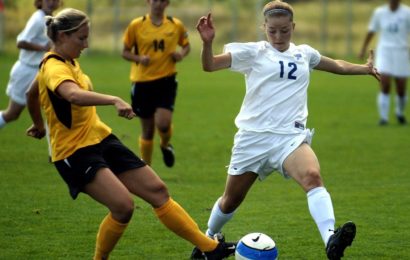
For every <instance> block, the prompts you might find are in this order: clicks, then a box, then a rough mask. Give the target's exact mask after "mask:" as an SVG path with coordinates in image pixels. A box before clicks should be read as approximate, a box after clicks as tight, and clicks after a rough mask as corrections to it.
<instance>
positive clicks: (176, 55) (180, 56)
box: [172, 43, 191, 62]
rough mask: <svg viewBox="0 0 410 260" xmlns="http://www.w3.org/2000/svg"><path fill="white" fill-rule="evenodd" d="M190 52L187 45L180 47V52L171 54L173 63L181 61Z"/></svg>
mask: <svg viewBox="0 0 410 260" xmlns="http://www.w3.org/2000/svg"><path fill="white" fill-rule="evenodd" d="M190 51H191V46H190V45H189V43H188V44H186V45H185V46H182V47H181V50H180V51H176V52H173V53H172V59H173V60H174V61H175V62H178V61H181V60H182V59H183V58H185V57H186V56H187V55H188V54H189V52H190Z"/></svg>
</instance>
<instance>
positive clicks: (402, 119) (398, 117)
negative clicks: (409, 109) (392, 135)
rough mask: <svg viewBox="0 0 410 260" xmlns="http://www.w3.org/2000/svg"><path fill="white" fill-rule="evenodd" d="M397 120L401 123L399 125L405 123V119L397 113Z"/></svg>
mask: <svg viewBox="0 0 410 260" xmlns="http://www.w3.org/2000/svg"><path fill="white" fill-rule="evenodd" d="M397 121H399V124H401V125H405V124H407V120H406V118H405V117H404V116H403V115H401V116H399V115H397Z"/></svg>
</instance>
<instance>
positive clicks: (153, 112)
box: [122, 0, 190, 167]
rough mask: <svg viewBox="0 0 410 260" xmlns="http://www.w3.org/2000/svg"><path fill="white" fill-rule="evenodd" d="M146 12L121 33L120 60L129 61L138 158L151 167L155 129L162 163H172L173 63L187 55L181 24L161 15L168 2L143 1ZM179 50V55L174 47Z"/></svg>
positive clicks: (160, 0)
mask: <svg viewBox="0 0 410 260" xmlns="http://www.w3.org/2000/svg"><path fill="white" fill-rule="evenodd" d="M147 3H148V5H149V7H150V12H149V13H148V14H146V15H144V16H142V17H138V18H136V19H134V20H133V21H131V23H130V24H129V25H128V27H127V29H126V30H125V33H124V49H123V53H122V56H123V57H124V59H126V60H128V61H131V73H130V78H131V81H132V92H131V99H132V107H133V110H134V112H135V113H136V114H137V116H138V117H139V118H140V122H141V128H142V133H141V136H140V137H139V147H140V153H141V158H142V159H143V160H144V161H145V162H146V163H147V164H149V165H150V164H151V160H152V152H153V139H154V134H155V129H156V128H157V129H158V133H159V135H160V139H161V144H160V148H161V151H162V154H163V159H164V163H165V165H166V166H168V167H172V166H173V165H174V162H175V155H174V149H173V146H172V145H171V144H170V140H171V136H172V113H173V111H174V105H175V98H176V95H177V85H178V84H177V81H176V67H175V63H176V62H179V61H181V60H182V59H183V58H184V57H185V56H186V55H188V53H189V51H190V45H189V41H188V34H187V30H186V29H185V27H184V25H183V24H182V22H181V21H180V20H179V19H177V18H175V17H171V16H166V15H165V9H166V7H167V6H168V5H169V1H168V0H147ZM178 45H179V46H181V49H180V51H177V50H176V49H177V47H178Z"/></svg>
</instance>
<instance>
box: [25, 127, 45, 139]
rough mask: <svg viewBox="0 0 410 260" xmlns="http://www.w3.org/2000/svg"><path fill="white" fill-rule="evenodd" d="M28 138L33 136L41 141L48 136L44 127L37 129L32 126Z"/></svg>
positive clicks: (28, 131)
mask: <svg viewBox="0 0 410 260" xmlns="http://www.w3.org/2000/svg"><path fill="white" fill-rule="evenodd" d="M26 134H27V136H31V137H34V138H37V139H41V138H43V137H44V136H45V135H46V130H45V129H44V127H37V126H35V125H31V126H30V127H29V128H28V129H27V130H26Z"/></svg>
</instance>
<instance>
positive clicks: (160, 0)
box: [148, 0, 169, 15]
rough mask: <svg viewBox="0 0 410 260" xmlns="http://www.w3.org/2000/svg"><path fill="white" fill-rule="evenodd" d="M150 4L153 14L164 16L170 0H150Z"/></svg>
mask: <svg viewBox="0 0 410 260" xmlns="http://www.w3.org/2000/svg"><path fill="white" fill-rule="evenodd" d="M148 4H149V5H150V6H151V13H153V14H156V15H162V14H163V13H164V11H165V8H166V7H167V6H168V4H169V1H168V0H148Z"/></svg>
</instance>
